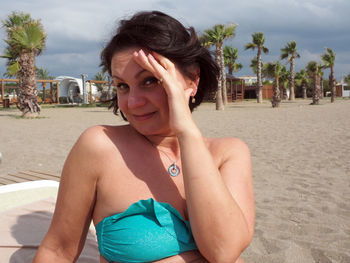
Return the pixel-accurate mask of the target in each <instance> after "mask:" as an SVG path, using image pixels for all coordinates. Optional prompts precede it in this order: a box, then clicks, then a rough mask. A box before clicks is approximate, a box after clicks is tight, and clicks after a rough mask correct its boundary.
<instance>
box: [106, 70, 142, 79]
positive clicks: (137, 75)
mask: <svg viewBox="0 0 350 263" xmlns="http://www.w3.org/2000/svg"><path fill="white" fill-rule="evenodd" d="M144 72H149V71H148V70H146V69H141V70H140V71H139V72H137V73H136V74H135V76H134V78H135V79H136V78H138V77H140V75H141V74H142V73H144ZM112 78H116V79H118V80H120V81H124V80H123V78H121V77H119V76H117V75H112Z"/></svg>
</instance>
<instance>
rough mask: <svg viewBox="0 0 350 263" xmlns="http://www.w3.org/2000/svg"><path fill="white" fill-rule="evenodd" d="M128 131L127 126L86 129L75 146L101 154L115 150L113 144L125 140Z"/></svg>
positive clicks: (101, 126) (104, 126) (102, 126)
mask: <svg viewBox="0 0 350 263" xmlns="http://www.w3.org/2000/svg"><path fill="white" fill-rule="evenodd" d="M129 130H130V127H129V126H128V125H125V126H107V125H98V126H92V127H90V128H87V129H86V130H85V131H84V132H83V133H82V134H81V135H80V137H79V139H78V140H77V142H76V145H77V146H79V147H80V148H83V149H84V151H89V150H92V151H93V152H94V153H95V154H98V153H103V152H104V151H108V150H110V148H111V147H113V148H115V142H116V141H117V140H120V139H123V138H124V139H125V136H126V134H127V133H128V131H129Z"/></svg>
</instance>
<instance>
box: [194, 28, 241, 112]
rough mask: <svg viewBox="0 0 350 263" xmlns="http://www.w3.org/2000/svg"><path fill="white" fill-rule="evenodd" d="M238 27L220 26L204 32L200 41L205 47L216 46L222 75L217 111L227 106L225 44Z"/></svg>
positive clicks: (216, 54) (217, 97)
mask: <svg viewBox="0 0 350 263" xmlns="http://www.w3.org/2000/svg"><path fill="white" fill-rule="evenodd" d="M236 27H237V25H235V24H229V25H222V24H218V25H215V26H213V28H211V29H207V30H204V34H203V36H201V38H200V40H201V42H202V45H204V46H215V61H216V63H217V64H218V65H219V67H220V75H219V81H218V90H217V93H216V109H217V110H223V109H224V105H226V104H227V95H226V71H225V62H224V51H223V43H224V40H225V39H228V38H232V37H234V36H235V30H236Z"/></svg>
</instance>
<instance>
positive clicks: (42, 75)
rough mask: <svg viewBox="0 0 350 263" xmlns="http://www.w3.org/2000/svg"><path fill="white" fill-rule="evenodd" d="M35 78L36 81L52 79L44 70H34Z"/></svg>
mask: <svg viewBox="0 0 350 263" xmlns="http://www.w3.org/2000/svg"><path fill="white" fill-rule="evenodd" d="M36 77H37V79H44V80H45V79H54V77H53V76H50V73H49V71H47V70H46V69H44V68H37V69H36Z"/></svg>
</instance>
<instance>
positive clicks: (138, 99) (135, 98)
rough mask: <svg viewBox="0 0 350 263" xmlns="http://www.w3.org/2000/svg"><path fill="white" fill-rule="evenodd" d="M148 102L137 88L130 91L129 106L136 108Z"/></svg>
mask: <svg viewBox="0 0 350 263" xmlns="http://www.w3.org/2000/svg"><path fill="white" fill-rule="evenodd" d="M145 104H146V98H145V97H144V96H143V95H142V94H141V93H140V92H139V91H137V90H133V91H130V93H129V97H128V107H129V108H130V109H135V108H138V107H142V106H143V105H145Z"/></svg>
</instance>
